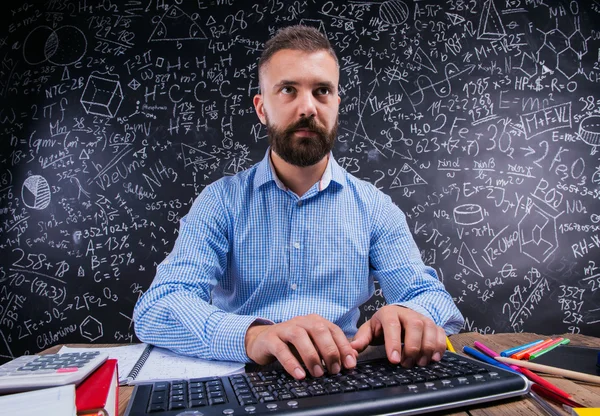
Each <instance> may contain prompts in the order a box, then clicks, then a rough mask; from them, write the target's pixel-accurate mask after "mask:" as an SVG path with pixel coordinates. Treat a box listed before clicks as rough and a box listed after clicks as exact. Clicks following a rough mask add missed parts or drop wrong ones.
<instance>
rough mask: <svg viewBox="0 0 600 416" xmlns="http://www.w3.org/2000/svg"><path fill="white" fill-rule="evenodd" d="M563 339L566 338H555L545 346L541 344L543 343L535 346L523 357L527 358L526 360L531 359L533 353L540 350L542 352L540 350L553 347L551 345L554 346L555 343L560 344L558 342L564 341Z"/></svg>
mask: <svg viewBox="0 0 600 416" xmlns="http://www.w3.org/2000/svg"><path fill="white" fill-rule="evenodd" d="M563 340H564V338H562V337H560V338H556V339H555V340H553V341H552V342H551V343H549V344H547V345H544V346H543V347H541V345H542V344H540V346H538V347H537V348H534V349H533V350H532V351H529V352H527V353H526V354H525V355H524V356H523V358H524V359H526V360H530V359H531V357H532V356H533V354H537V353H538V352H540V351H543V350H545V349H546V348H549V347H551V346H553V345H556V344H558V343H560V342H562V341H563Z"/></svg>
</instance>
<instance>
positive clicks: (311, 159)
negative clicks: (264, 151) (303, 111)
mask: <svg viewBox="0 0 600 416" xmlns="http://www.w3.org/2000/svg"><path fill="white" fill-rule="evenodd" d="M265 118H266V120H267V136H268V137H269V145H271V149H272V150H273V151H274V152H275V153H277V155H279V157H281V158H282V159H283V160H285V161H286V162H287V163H289V164H291V165H295V166H299V167H306V166H312V165H314V164H315V163H317V162H318V161H320V160H321V159H323V158H324V157H325V156H326V155H327V154H329V152H331V149H333V145H334V144H335V137H336V135H337V125H338V118H337V117H336V118H335V123H334V125H333V127H332V129H331V131H329V132H328V131H327V130H326V129H325V128H324V127H321V126H319V125H318V124H317V122H316V120H315V118H314V117H308V118H307V117H302V118H301V119H300V120H298V121H297V122H295V123H293V124H291V125H289V126H288V127H287V128H285V129H280V128H278V127H276V126H275V125H273V124H271V123H269V117H267V116H266V114H265ZM299 129H307V130H309V131H311V132H313V133H315V134H316V136H315V137H307V136H299V137H295V135H294V133H295V132H296V131H297V130H299Z"/></svg>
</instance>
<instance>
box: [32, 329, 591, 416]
mask: <svg viewBox="0 0 600 416" xmlns="http://www.w3.org/2000/svg"><path fill="white" fill-rule="evenodd" d="M556 336H559V335H556ZM560 336H564V337H567V338H569V339H570V340H571V344H570V345H580V346H587V347H595V348H600V338H594V337H588V336H584V335H574V334H561V335H560ZM539 338H548V335H539V334H534V333H520V334H512V333H510V334H494V335H480V334H478V333H474V332H468V333H463V334H458V335H452V336H451V337H450V340H451V342H452V344H453V345H454V348H455V349H456V352H458V353H462V347H464V346H465V345H468V346H473V342H475V341H481V342H483V343H485V344H486V345H487V346H489V347H490V348H492V349H494V350H497V351H502V350H505V349H507V348H510V347H514V346H516V345H521V344H525V343H527V342H531V341H534V340H536V339H539ZM121 345H122V344H121ZM69 346H71V347H89V348H93V347H112V346H115V345H114V344H111V345H108V344H94V345H90V344H69ZM60 347H61V346H60V345H57V346H54V347H52V348H48V349H47V350H44V351H43V352H42V353H43V354H50V353H55V352H57V351H58V350H59V349H60ZM544 378H546V379H547V380H548V381H550V382H552V383H553V384H555V385H556V386H558V387H560V388H561V389H563V390H565V391H566V392H568V393H570V394H572V395H573V397H574V399H575V400H576V401H578V402H580V403H582V404H584V405H587V406H590V407H600V398H599V397H600V385H593V384H587V383H581V382H575V381H571V380H567V379H564V378H562V377H554V376H547V377H544ZM132 392H133V387H129V386H122V387H120V389H119V416H123V415H124V414H125V408H126V407H127V403H128V402H129V398H130V397H131V393H132ZM554 407H555V408H556V409H557V410H559V411H562V412H563V413H564V414H565V415H567V413H566V412H564V411H563V410H562V408H559V407H558V406H554ZM443 414H445V415H453V416H492V415H503V416H509V415H510V416H512V415H531V414H543V412H542V410H541V409H540V408H539V407H538V406H537V405H536V404H535V402H534V401H533V400H531V399H529V398H522V399H513V400H505V401H502V402H495V403H492V404H488V405H479V406H474V407H470V408H468V409H461V410H460V411H455V412H452V413H449V412H446V413H443Z"/></svg>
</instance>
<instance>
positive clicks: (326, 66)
mask: <svg viewBox="0 0 600 416" xmlns="http://www.w3.org/2000/svg"><path fill="white" fill-rule="evenodd" d="M261 72H263V74H262V75H265V76H268V77H269V78H272V77H275V78H276V79H270V81H271V82H274V83H281V82H282V81H283V80H290V81H298V80H297V79H295V78H298V77H301V78H305V79H308V78H310V79H311V80H312V82H314V83H333V82H337V80H338V78H339V69H338V66H337V63H336V61H335V59H334V58H333V57H332V56H331V54H330V53H329V52H328V51H327V50H324V49H323V50H318V51H302V50H296V49H282V50H279V51H277V52H275V53H274V54H273V56H272V57H271V59H269V61H268V62H267V63H266V64H265V65H264V67H263V68H262V69H261ZM293 75H294V76H293Z"/></svg>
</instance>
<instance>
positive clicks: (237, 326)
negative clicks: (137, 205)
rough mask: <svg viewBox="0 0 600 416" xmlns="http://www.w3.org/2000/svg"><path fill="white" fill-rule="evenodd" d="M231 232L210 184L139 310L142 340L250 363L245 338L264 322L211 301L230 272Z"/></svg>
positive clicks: (183, 224) (184, 221) (137, 320)
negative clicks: (227, 268)
mask: <svg viewBox="0 0 600 416" xmlns="http://www.w3.org/2000/svg"><path fill="white" fill-rule="evenodd" d="M228 234H229V230H228V218H227V213H226V211H225V209H224V207H223V206H222V203H221V202H220V201H219V196H218V195H215V191H214V188H213V187H211V186H209V187H207V188H206V189H205V190H204V191H203V192H202V193H201V194H200V195H199V196H198V198H197V199H196V201H195V202H194V204H193V206H192V208H191V209H190V212H189V213H188V214H187V215H186V216H185V217H184V218H182V219H181V224H180V229H179V236H178V238H177V241H176V242H175V246H174V248H173V251H172V252H171V254H169V256H168V257H167V258H166V259H165V260H164V261H163V262H162V263H161V264H160V265H159V266H158V268H157V272H156V277H155V279H154V281H153V282H152V285H151V286H150V288H149V289H148V290H147V291H146V293H144V295H143V296H142V297H141V298H140V299H139V300H138V302H137V304H136V306H135V309H134V313H133V317H134V323H135V332H136V335H137V336H138V338H140V339H141V340H142V341H144V342H147V343H150V344H154V345H157V346H160V347H165V348H169V349H171V350H173V351H176V352H178V353H181V354H186V355H193V356H198V357H201V358H205V359H212V360H228V361H240V362H247V361H249V358H248V355H247V354H246V349H245V345H244V339H245V334H246V331H247V329H248V327H250V325H251V324H252V323H254V322H256V321H257V319H259V318H257V317H253V316H241V315H235V314H231V313H226V312H224V311H222V310H220V309H219V308H217V307H215V306H213V305H211V304H210V303H209V300H210V292H211V290H212V288H213V286H214V285H215V284H216V283H217V282H218V280H219V279H220V278H221V277H222V276H223V274H224V273H225V271H226V267H227V253H228V251H229V239H228ZM259 322H261V323H265V324H266V323H270V322H269V321H264V320H263V321H261V320H260V319H259Z"/></svg>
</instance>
